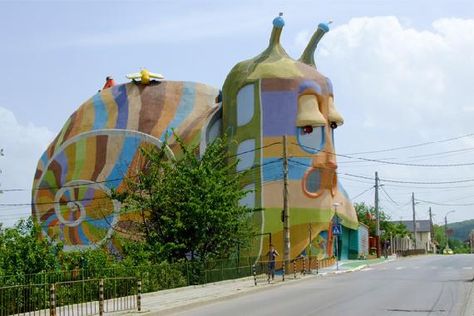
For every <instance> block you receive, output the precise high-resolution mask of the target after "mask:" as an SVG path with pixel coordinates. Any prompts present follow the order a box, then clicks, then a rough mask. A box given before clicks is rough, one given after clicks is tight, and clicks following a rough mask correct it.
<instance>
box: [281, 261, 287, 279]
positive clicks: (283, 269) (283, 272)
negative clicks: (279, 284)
mask: <svg viewBox="0 0 474 316" xmlns="http://www.w3.org/2000/svg"><path fill="white" fill-rule="evenodd" d="M282 263H283V264H282V266H281V271H282V279H281V280H282V281H285V272H286V271H285V262H284V261H282Z"/></svg>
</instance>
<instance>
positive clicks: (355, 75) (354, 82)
mask: <svg viewBox="0 0 474 316" xmlns="http://www.w3.org/2000/svg"><path fill="white" fill-rule="evenodd" d="M279 12H283V13H284V15H283V17H284V19H285V22H286V24H285V27H284V30H283V34H282V44H283V46H284V47H285V49H286V50H287V52H288V53H289V54H290V55H291V56H293V57H294V58H298V57H299V55H300V54H301V52H302V51H303V49H304V47H305V46H306V43H307V42H308V40H309V38H310V36H311V35H312V33H313V32H314V30H315V29H316V27H317V25H318V24H319V23H320V22H326V21H329V20H332V21H334V22H333V23H332V24H331V31H330V32H329V33H328V34H327V35H326V36H325V37H324V38H323V40H322V41H321V43H320V45H319V47H318V50H317V52H316V63H317V66H318V70H319V71H320V72H321V73H322V74H324V75H325V76H327V77H329V78H330V79H331V80H332V82H333V85H334V92H335V102H336V104H337V108H338V110H339V112H341V114H342V115H343V116H344V119H345V123H344V125H343V126H341V127H339V128H338V129H337V130H336V136H335V137H336V138H335V141H336V150H337V153H338V154H340V156H338V165H339V168H338V172H339V179H340V181H341V182H342V184H343V186H344V187H345V188H346V191H347V192H348V193H349V195H350V196H351V197H352V198H353V201H354V202H366V203H368V204H372V205H373V201H374V190H373V185H374V173H375V171H378V174H379V177H380V179H381V184H382V185H383V186H382V190H381V191H380V206H381V208H382V209H383V210H384V211H385V212H386V213H387V214H388V215H390V216H391V218H392V219H393V220H399V219H405V220H409V219H412V206H411V200H410V199H411V193H412V192H414V193H415V199H416V205H415V208H416V214H417V219H428V208H429V207H430V206H431V208H432V211H433V214H435V215H434V222H435V223H441V222H443V221H444V216H445V214H446V213H448V212H450V211H452V210H454V212H451V213H450V214H449V215H448V222H456V221H462V220H466V219H472V218H474V165H468V164H470V163H474V159H473V158H474V125H473V124H472V120H473V118H474V102H473V100H474V88H473V83H474V2H473V1H472V0H466V1H456V0H451V1H433V0H432V1H416V0H411V1H404V0H398V1H383V0H366V1H336V0H333V1H319V0H312V1H298V0H292V1H276V0H274V1H247V0H240V1H197V0H194V1H191V0H189V1H179V0H175V1H86V0H84V1H18V0H16V1H2V0H0V38H1V40H2V45H1V49H0V69H1V76H0V148H3V152H4V155H3V156H0V169H1V173H0V190H3V193H1V194H0V222H3V223H4V224H6V225H11V224H12V223H13V222H15V221H16V220H18V219H19V218H22V217H26V216H28V215H29V214H30V212H31V210H30V207H29V206H26V205H11V204H28V203H30V200H31V197H30V195H31V194H30V190H31V184H32V181H33V176H34V172H35V169H36V164H37V162H38V159H39V157H40V156H41V154H42V152H43V151H44V150H45V149H46V147H47V146H48V144H49V143H50V142H51V141H52V139H53V138H54V137H55V136H56V135H57V133H58V132H59V131H60V129H61V128H62V126H63V124H64V123H65V122H66V120H67V118H68V117H69V116H70V115H71V114H72V113H73V112H74V111H75V110H76V109H77V108H78V107H79V105H81V104H82V103H83V102H84V101H86V100H87V99H88V98H90V97H91V96H92V95H93V94H95V93H96V92H97V90H99V89H100V88H101V87H102V85H103V84H104V80H105V77H106V76H108V75H112V76H113V77H114V78H115V80H116V81H117V82H126V81H127V79H126V78H125V75H126V74H128V73H131V72H136V71H137V70H139V69H140V68H141V67H147V68H148V69H150V70H152V71H154V72H158V73H162V74H164V75H165V77H166V79H169V80H187V81H197V82H203V83H207V84H210V85H213V86H215V87H217V88H222V84H223V82H224V80H225V77H226V75H227V74H228V72H229V71H230V69H231V68H232V67H233V66H234V65H235V64H236V63H237V62H239V61H242V60H244V59H248V58H251V57H253V56H255V55H257V54H259V53H260V52H261V51H263V49H265V48H266V46H267V43H268V39H269V35H270V32H271V28H272V23H271V22H272V20H273V18H274V17H275V16H277V15H278V13H279ZM420 144H423V145H420ZM412 145H417V146H412ZM407 146H409V147H408V148H402V149H396V150H392V149H393V148H399V147H407ZM374 160H383V161H385V162H390V163H380V162H377V161H374ZM406 164H410V165H409V166H407V165H406ZM411 182H414V183H411ZM440 182H448V183H440ZM371 188H372V189H371ZM364 191H366V192H365V193H364Z"/></svg>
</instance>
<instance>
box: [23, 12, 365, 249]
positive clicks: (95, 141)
mask: <svg viewBox="0 0 474 316" xmlns="http://www.w3.org/2000/svg"><path fill="white" fill-rule="evenodd" d="M283 26H284V20H283V18H282V17H281V16H279V17H277V18H275V19H274V20H273V30H272V34H271V38H270V43H269V46H268V48H267V49H265V50H264V51H263V52H262V53H261V54H260V55H258V56H257V57H255V58H253V59H250V60H246V61H243V62H240V63H238V64H237V65H236V66H234V68H233V69H232V70H231V71H230V73H229V75H228V76H227V79H226V81H225V83H224V86H223V89H222V94H221V93H220V91H219V90H218V89H215V88H213V87H210V86H207V85H205V84H200V83H193V82H175V81H166V80H162V81H154V82H151V83H150V84H142V83H140V82H131V83H127V84H121V85H116V86H113V87H110V88H107V89H104V90H102V91H100V92H99V93H98V94H96V95H95V96H93V97H92V98H91V99H89V100H88V101H86V102H85V103H84V104H83V105H81V106H80V107H79V109H78V110H77V111H76V112H74V113H73V114H72V116H71V117H70V118H69V120H68V121H67V122H66V124H65V126H64V127H63V129H62V130H61V132H60V133H59V135H58V136H57V137H56V138H55V139H54V141H53V142H52V143H51V145H50V146H49V147H48V149H47V150H46V152H45V153H44V154H43V156H42V157H41V159H40V161H39V163H38V167H37V171H36V174H35V179H34V183H33V192H32V195H33V197H32V205H33V209H32V212H33V215H34V217H35V218H36V219H37V221H38V222H39V223H40V225H41V227H42V230H43V234H44V235H45V236H47V237H48V238H53V239H59V240H61V241H62V242H63V243H64V245H65V246H66V247H67V248H70V249H80V248H85V247H96V246H98V245H102V244H104V243H105V244H106V245H107V246H108V247H109V248H111V250H113V249H114V248H115V245H114V238H113V236H114V235H115V234H126V232H127V230H128V229H130V227H133V226H134V225H136V223H137V222H139V221H140V219H139V217H138V214H134V213H124V212H121V211H120V208H121V205H120V203H119V202H117V201H114V200H110V199H109V198H108V194H109V193H110V191H111V190H112V189H115V188H120V186H121V185H123V182H124V178H126V177H128V176H132V175H133V174H136V170H137V168H140V166H141V165H140V163H141V161H140V151H139V150H138V148H139V147H140V146H142V145H151V146H161V144H162V142H163V140H164V139H165V138H166V137H167V136H168V135H170V131H171V129H174V131H175V133H176V134H177V135H179V136H180V137H181V138H182V139H183V140H184V141H185V142H186V143H188V144H193V145H200V151H201V152H202V151H204V150H205V148H206V145H207V144H208V143H209V142H210V141H212V140H213V139H215V138H216V137H218V136H219V135H221V134H222V133H224V132H225V133H226V134H227V135H228V137H229V139H230V140H232V142H231V146H230V151H231V152H230V156H232V157H235V158H234V159H239V161H238V164H237V171H243V170H247V169H251V170H252V172H248V173H247V176H246V178H245V183H244V184H243V186H244V187H245V188H246V189H250V193H249V194H248V195H247V196H246V197H245V198H244V199H243V200H242V201H241V203H243V204H246V205H249V206H251V207H255V208H258V209H262V211H261V212H255V215H254V217H253V219H252V221H253V222H254V224H255V225H256V227H257V228H258V230H259V231H260V232H261V234H260V235H259V237H257V238H258V241H257V242H256V243H255V244H254V247H253V250H252V255H257V256H258V255H262V254H265V253H266V250H267V249H266V248H267V246H266V245H267V244H268V243H269V242H270V240H269V239H270V238H272V243H273V244H274V245H275V247H276V248H277V249H283V226H282V222H281V211H282V208H283V173H282V151H283V149H282V148H283V145H284V144H283V136H286V148H287V150H286V152H287V156H288V157H289V159H288V171H289V172H288V207H289V208H288V209H289V218H290V220H289V230H290V236H291V239H290V243H291V245H290V247H289V249H290V258H296V257H298V256H299V255H300V254H302V253H304V252H307V251H310V252H311V254H312V255H318V256H320V257H324V256H328V255H332V254H333V245H332V236H331V235H332V230H331V226H332V223H333V219H334V217H335V216H334V215H335V214H336V213H337V217H338V219H339V220H340V222H341V224H342V225H343V227H344V228H343V235H342V237H343V238H342V241H341V245H342V246H343V247H339V248H340V251H342V253H343V256H344V254H345V255H346V256H347V253H348V252H350V251H352V252H357V251H358V250H357V245H355V243H356V242H354V241H353V240H352V239H354V240H356V239H357V238H356V237H355V236H356V235H357V231H356V230H357V228H358V222H357V216H356V213H355V211H354V208H353V206H352V204H351V203H350V201H349V199H348V197H347V194H346V193H345V191H344V189H343V188H342V187H341V186H340V184H339V182H338V179H337V173H336V168H337V163H336V156H335V149H334V130H335V129H336V128H337V127H338V126H340V125H342V123H343V119H342V116H341V115H340V114H339V113H338V112H337V110H336V108H335V105H334V94H333V89H332V85H331V82H330V80H329V79H328V78H326V77H325V76H323V75H321V74H320V73H319V72H318V71H317V70H316V67H315V62H314V57H313V55H314V52H315V49H316V46H317V44H318V42H319V40H320V39H321V38H322V36H323V35H324V34H325V33H326V32H327V31H329V27H328V25H327V24H324V23H322V24H320V25H319V26H318V29H317V31H316V32H315V34H314V35H313V37H312V38H311V40H310V43H309V44H308V46H307V48H306V49H305V51H304V53H303V54H302V56H301V58H299V60H294V59H292V58H291V57H290V56H288V54H287V53H286V52H285V50H284V49H283V47H282V46H281V44H280V35H281V32H282V29H283ZM175 145H176V144H175V142H174V139H173V137H171V138H170V139H168V148H167V150H168V155H170V156H173V155H174V154H175Z"/></svg>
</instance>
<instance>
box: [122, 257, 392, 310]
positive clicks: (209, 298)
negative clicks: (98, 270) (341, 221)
mask: <svg viewBox="0 0 474 316" xmlns="http://www.w3.org/2000/svg"><path fill="white" fill-rule="evenodd" d="M394 259H395V257H389V258H388V259H384V258H380V259H371V260H344V261H340V262H339V268H337V267H336V265H334V266H331V267H327V268H324V269H319V271H318V273H316V270H313V271H312V273H311V274H306V275H302V274H300V273H298V274H297V278H296V279H295V278H294V276H293V274H288V275H287V276H286V279H285V281H284V282H282V281H281V275H280V276H275V281H273V282H271V283H270V284H269V283H268V282H267V281H266V276H263V275H262V276H259V277H258V280H259V282H258V285H257V286H255V284H254V278H253V277H246V278H242V279H235V280H226V281H221V282H216V283H208V284H204V285H194V286H187V287H182V288H177V289H170V290H164V291H159V292H154V293H147V294H143V295H142V312H141V313H140V314H144V315H155V314H159V315H163V314H165V315H166V314H170V313H173V312H177V311H178V310H185V309H189V308H192V307H196V306H199V305H202V304H205V303H209V302H213V301H219V300H222V299H224V298H229V297H236V296H240V295H245V294H248V293H251V292H256V291H262V290H266V289H268V288H270V287H277V286H284V285H285V284H288V283H293V282H298V281H301V280H306V279H309V278H315V277H324V276H325V275H328V274H338V273H347V272H352V271H357V270H360V269H363V268H365V267H367V266H369V265H375V264H381V263H384V262H389V261H392V260H394ZM124 314H129V315H130V314H138V312H137V311H130V312H122V313H117V314H115V315H124Z"/></svg>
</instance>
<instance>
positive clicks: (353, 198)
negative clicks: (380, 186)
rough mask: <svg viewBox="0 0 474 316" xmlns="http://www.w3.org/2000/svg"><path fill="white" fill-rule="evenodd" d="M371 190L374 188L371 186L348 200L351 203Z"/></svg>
mask: <svg viewBox="0 0 474 316" xmlns="http://www.w3.org/2000/svg"><path fill="white" fill-rule="evenodd" d="M373 188H374V187H373V186H371V187H370V188H368V189H366V190H364V191H362V192H361V193H359V194H357V195H356V196H354V197H351V198H350V200H351V201H353V200H355V199H357V198H358V197H360V196H362V195H364V194H365V193H367V192H369V191H371V190H372V189H373Z"/></svg>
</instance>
